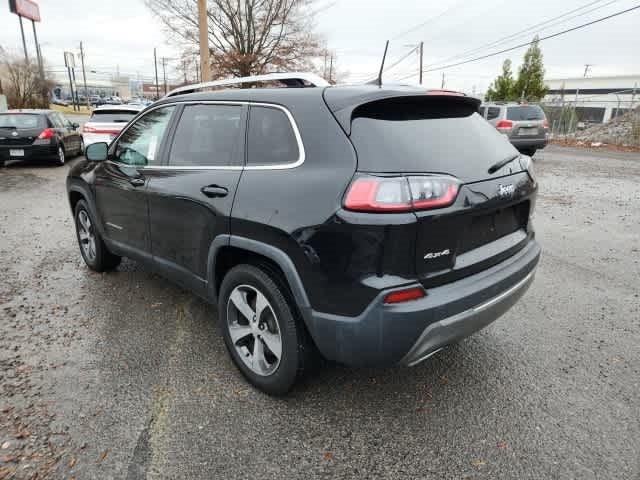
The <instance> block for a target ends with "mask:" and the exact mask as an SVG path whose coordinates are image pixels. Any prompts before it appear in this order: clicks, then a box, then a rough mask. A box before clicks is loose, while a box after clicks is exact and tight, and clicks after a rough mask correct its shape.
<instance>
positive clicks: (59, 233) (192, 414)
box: [0, 147, 640, 480]
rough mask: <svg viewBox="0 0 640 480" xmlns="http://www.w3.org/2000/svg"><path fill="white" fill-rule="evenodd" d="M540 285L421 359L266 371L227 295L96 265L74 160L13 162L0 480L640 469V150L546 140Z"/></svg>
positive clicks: (1, 362)
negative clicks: (288, 379) (68, 187)
mask: <svg viewBox="0 0 640 480" xmlns="http://www.w3.org/2000/svg"><path fill="white" fill-rule="evenodd" d="M536 159H537V161H536V168H537V171H538V174H539V179H540V185H541V187H540V196H539V200H538V205H537V211H536V224H537V230H538V238H539V240H540V242H541V244H542V246H543V248H544V254H543V259H542V261H541V265H540V268H539V270H538V274H537V277H536V281H535V283H534V285H533V286H532V287H531V289H530V290H529V292H528V293H527V295H526V296H525V297H524V298H523V299H522V300H521V301H520V303H519V304H517V305H516V306H515V307H514V308H513V309H512V310H511V311H510V312H509V313H507V314H506V315H505V316H504V317H502V318H501V319H500V320H498V321H497V322H495V323H494V324H492V325H491V326H490V327H488V328H487V329H485V330H484V331H482V332H480V333H479V334H477V335H475V336H473V337H471V338H469V339H467V340H465V341H464V342H462V343H461V344H459V345H457V346H455V347H453V348H450V349H448V350H446V351H443V352H441V353H440V354H438V355H437V356H435V357H434V358H432V359H430V360H429V361H427V362H425V363H423V364H421V365H419V366H417V367H414V368H411V369H409V368H391V369H384V370H379V369H378V370H352V369H347V368H343V367H338V366H329V367H326V368H325V369H323V370H322V371H321V372H319V373H318V374H317V375H316V376H314V377H311V378H308V379H307V380H306V381H305V382H303V383H302V384H301V385H300V386H299V387H297V388H296V389H295V390H294V391H293V392H292V393H291V395H289V396H288V397H287V398H285V399H273V398H270V397H267V396H265V395H263V394H261V393H259V392H257V391H256V390H254V389H252V388H251V387H249V386H248V385H247V384H246V383H245V381H244V380H243V378H242V377H241V376H240V374H239V373H238V372H237V371H236V369H235V368H234V366H233V365H232V363H231V361H230V359H229V357H228V356H227V354H226V351H225V349H224V345H223V342H222V340H221V338H220V337H219V336H218V334H217V331H216V329H215V322H216V318H215V313H214V310H213V309H212V308H211V307H210V306H208V305H206V304H205V303H203V302H202V301H200V300H199V299H197V298H196V297H194V296H193V295H191V294H189V293H187V292H185V291H183V290H181V289H179V288H177V287H175V286H173V285H172V284H170V283H168V282H167V281H165V280H163V279H162V278H160V277H158V276H155V275H153V274H151V273H149V272H148V271H147V270H146V269H144V268H142V267H141V266H139V265H137V264H136V263H134V262H129V261H125V262H124V263H123V264H122V265H121V266H120V267H119V269H118V270H117V271H116V272H113V273H109V274H95V273H91V272H90V271H89V270H88V269H87V268H86V267H85V266H84V265H83V263H82V261H81V258H80V254H79V252H78V247H77V245H76V241H75V235H74V231H73V224H72V219H71V215H70V212H69V209H68V206H67V201H66V199H65V190H64V178H65V175H66V172H67V169H68V167H62V168H56V167H49V166H47V165H33V164H32V165H15V164H14V165H9V166H8V167H7V168H5V169H3V170H0V205H1V207H0V276H1V278H2V281H1V282H0V479H14V478H15V479H36V478H38V479H42V478H55V479H58V478H65V479H70V478H76V479H116V478H117V479H127V480H136V479H178V478H180V479H211V478H229V479H231V478H256V477H260V478H285V477H287V478H305V479H310V478H393V479H399V478H411V479H414V478H438V479H440V478H487V479H488V478H492V479H493V478H517V479H529V478H530V479H541V478H558V479H565V478H567V479H569V478H580V479H604V478H612V479H614V478H615V479H639V478H640V298H639V295H640V282H639V278H640V213H639V212H640V189H639V188H638V185H639V181H640V155H638V154H622V153H610V152H604V151H599V152H595V153H594V152H587V151H580V150H571V149H566V148H559V147H549V149H548V150H546V151H544V152H540V153H539V154H538V155H537V156H536Z"/></svg>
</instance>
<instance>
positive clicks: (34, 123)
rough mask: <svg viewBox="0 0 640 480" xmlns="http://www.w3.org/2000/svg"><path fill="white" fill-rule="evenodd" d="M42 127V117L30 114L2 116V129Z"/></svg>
mask: <svg viewBox="0 0 640 480" xmlns="http://www.w3.org/2000/svg"><path fill="white" fill-rule="evenodd" d="M41 126H42V120H41V116H40V115H37V114H29V113H3V114H0V128H38V127H41Z"/></svg>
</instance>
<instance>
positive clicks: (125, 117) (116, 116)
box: [90, 110, 138, 123]
mask: <svg viewBox="0 0 640 480" xmlns="http://www.w3.org/2000/svg"><path fill="white" fill-rule="evenodd" d="M137 113H138V112H137V111H136V110H95V111H94V112H93V114H92V115H91V120H90V121H91V122H108V123H127V122H128V121H129V120H131V119H132V118H133V117H135V116H136V114H137Z"/></svg>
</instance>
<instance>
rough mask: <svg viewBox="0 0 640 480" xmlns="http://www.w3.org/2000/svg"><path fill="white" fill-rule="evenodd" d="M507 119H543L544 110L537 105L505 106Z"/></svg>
mask: <svg viewBox="0 0 640 480" xmlns="http://www.w3.org/2000/svg"><path fill="white" fill-rule="evenodd" d="M507 120H514V121H516V122H517V121H522V120H544V112H543V111H542V109H541V108H540V107H539V106H537V105H526V106H520V107H509V108H507Z"/></svg>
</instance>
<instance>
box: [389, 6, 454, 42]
mask: <svg viewBox="0 0 640 480" xmlns="http://www.w3.org/2000/svg"><path fill="white" fill-rule="evenodd" d="M462 3H464V2H463V1H459V2H456V3H454V4H453V5H452V6H450V7H449V8H447V9H446V10H444V11H443V12H441V13H439V14H438V15H436V16H434V17H430V18H429V19H427V20H425V21H424V22H422V23H419V24H418V25H415V26H413V27H411V28H409V29H407V30H404V31H403V32H400V33H399V34H397V35H396V36H394V37H392V38H391V41H393V40H397V39H398V38H400V37H404V36H405V35H406V34H407V33H411V32H413V31H415V30H418V29H419V28H421V27H424V26H425V25H428V24H429V23H431V22H433V21H435V20H438V19H439V18H442V17H444V16H445V15H446V14H447V13H450V12H451V11H453V10H455V9H456V8H457V7H458V6H460V4H462Z"/></svg>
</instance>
